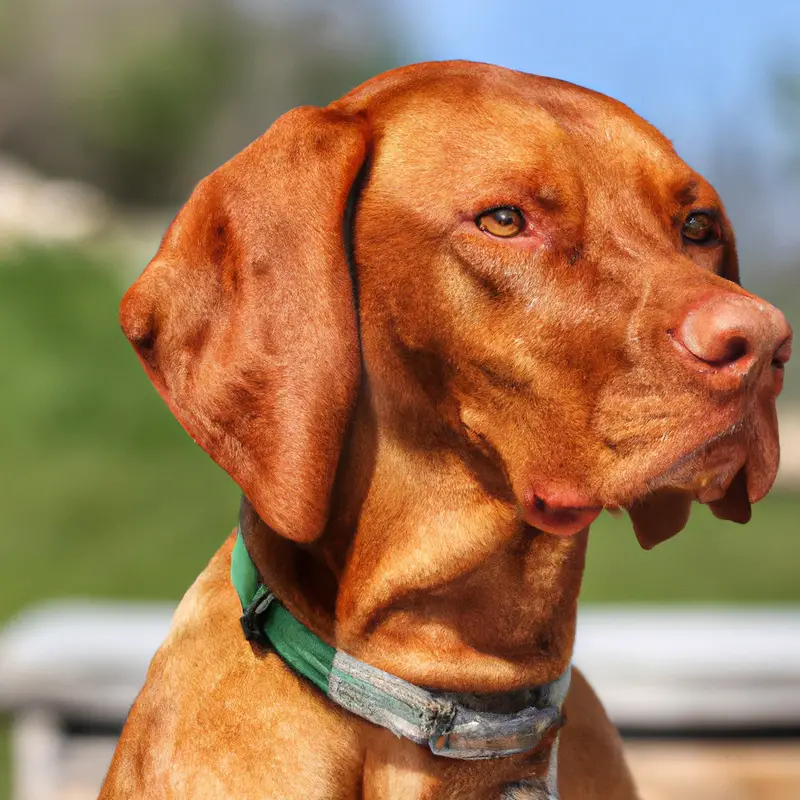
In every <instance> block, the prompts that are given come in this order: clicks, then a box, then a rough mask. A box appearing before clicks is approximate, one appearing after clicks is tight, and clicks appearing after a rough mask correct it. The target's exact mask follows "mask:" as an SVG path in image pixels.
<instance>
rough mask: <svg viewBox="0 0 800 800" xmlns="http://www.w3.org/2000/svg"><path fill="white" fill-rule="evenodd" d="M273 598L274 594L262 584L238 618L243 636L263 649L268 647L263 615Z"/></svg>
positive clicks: (273, 600)
mask: <svg viewBox="0 0 800 800" xmlns="http://www.w3.org/2000/svg"><path fill="white" fill-rule="evenodd" d="M275 600H276V597H275V595H274V594H273V593H272V592H270V591H269V590H268V589H267V587H266V586H263V585H262V586H261V587H259V590H258V592H256V596H255V597H254V598H253V602H252V603H250V605H249V606H248V607H247V608H246V609H245V610H244V614H242V617H241V619H240V620H239V621H240V622H241V624H242V630H243V631H244V638H245V639H247V641H248V642H254V643H255V644H257V645H259V646H260V647H263V648H265V649H266V648H268V647H269V639H268V638H267V637H266V634H265V633H264V617H265V616H266V613H267V611H268V610H269V607H270V606H271V605H272V603H273V602H275Z"/></svg>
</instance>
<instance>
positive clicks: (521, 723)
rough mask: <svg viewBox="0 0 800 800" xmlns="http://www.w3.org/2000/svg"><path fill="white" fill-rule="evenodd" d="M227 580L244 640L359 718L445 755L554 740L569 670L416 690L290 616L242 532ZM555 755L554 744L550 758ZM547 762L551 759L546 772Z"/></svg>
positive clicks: (517, 749)
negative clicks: (520, 680)
mask: <svg viewBox="0 0 800 800" xmlns="http://www.w3.org/2000/svg"><path fill="white" fill-rule="evenodd" d="M231 581H232V583H233V585H234V586H235V588H236V591H237V592H238V594H239V599H240V600H241V603H242V609H243V611H244V614H243V615H242V628H243V630H244V633H245V636H246V638H247V639H248V640H250V641H254V642H256V643H257V644H259V645H261V646H262V647H265V648H268V649H272V650H274V651H275V652H276V653H277V654H278V655H279V656H280V657H281V658H282V659H283V661H284V662H286V663H287V664H288V665H289V666H290V667H291V668H292V669H293V670H294V671H295V672H297V673H299V674H300V675H302V676H303V677H305V678H306V679H308V680H309V681H310V682H311V683H313V684H314V685H315V686H317V688H319V689H320V690H322V691H323V692H324V693H325V694H326V695H327V696H328V697H329V698H330V699H331V700H333V701H334V702H335V703H337V704H338V705H340V706H341V707H342V708H345V709H347V710H348V711H350V712H352V713H353V714H356V715H357V716H359V717H361V718H362V719H365V720H368V721H369V722H372V723H374V724H375V725H380V726H381V727H383V728H387V729H388V730H390V731H392V732H393V733H395V734H397V735H398V736H404V737H406V738H407V739H411V741H413V742H416V743H417V744H421V745H427V746H428V747H429V748H430V750H431V752H433V753H435V754H436V755H438V756H444V757H447V758H460V759H487V758H501V757H503V756H510V755H515V754H517V753H526V752H531V751H533V750H536V749H537V748H538V749H541V748H544V747H547V746H548V745H551V744H555V741H556V737H557V734H558V729H559V728H560V726H561V724H562V716H561V707H562V704H563V702H564V697H565V696H566V693H567V689H568V688H569V681H570V668H569V667H568V668H567V669H566V671H565V672H564V673H563V674H562V675H561V676H560V677H559V678H557V679H556V680H555V681H553V682H552V683H547V684H544V685H542V686H537V687H533V688H531V689H526V690H522V691H516V692H509V693H502V694H493V695H472V694H464V693H453V692H440V691H434V690H430V689H423V688H422V687H420V686H415V685H414V684H413V683H409V682H408V681H405V680H403V679H402V678H398V677H397V676H396V675H391V674H390V673H388V672H384V671H383V670H381V669H377V668H376V667H373V666H371V665H369V664H366V663H364V662H363V661H359V660H358V659H355V658H353V657H352V656H349V655H347V653H344V652H342V651H341V650H336V649H335V648H333V647H331V646H330V645H329V644H327V643H326V642H324V641H323V640H322V639H320V638H319V637H318V636H316V634H314V633H312V632H311V631H310V630H309V629H308V628H307V627H306V626H305V625H303V624H302V623H301V622H300V621H299V620H298V619H296V618H295V617H294V616H293V615H292V614H291V613H290V612H289V611H288V610H287V609H286V608H285V607H284V606H283V605H282V604H281V603H280V601H279V600H277V598H276V597H275V596H274V595H273V594H272V593H271V592H270V591H269V589H268V588H267V587H266V586H264V584H263V583H261V581H260V578H259V576H258V573H257V571H256V567H255V565H254V564H253V561H252V559H251V558H250V555H249V553H248V552H247V547H246V546H245V541H244V537H243V536H242V533H241V529H240V531H239V535H238V536H237V539H236V544H235V546H234V549H233V554H232V556H231ZM554 756H555V748H554V751H553V755H552V757H551V760H553V761H554ZM554 767H555V764H554V763H552V764H551V768H553V769H551V772H554ZM553 777H554V776H553ZM548 783H550V781H548ZM548 788H549V787H548ZM545 796H548V795H545ZM550 796H555V795H552V794H551V795H550Z"/></svg>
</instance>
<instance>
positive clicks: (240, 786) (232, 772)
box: [100, 535, 359, 800]
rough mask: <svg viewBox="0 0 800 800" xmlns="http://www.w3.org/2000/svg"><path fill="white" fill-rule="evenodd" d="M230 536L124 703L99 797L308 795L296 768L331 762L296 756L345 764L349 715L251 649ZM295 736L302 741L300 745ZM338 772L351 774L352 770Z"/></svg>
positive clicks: (351, 741)
mask: <svg viewBox="0 0 800 800" xmlns="http://www.w3.org/2000/svg"><path fill="white" fill-rule="evenodd" d="M234 542H235V536H233V535H232V536H231V537H229V538H228V539H227V540H226V542H225V544H224V545H223V546H222V547H221V548H220V549H219V550H218V551H217V553H216V554H215V555H214V556H213V558H212V559H211V561H210V562H209V564H208V566H207V567H206V569H205V570H203V572H202V573H201V574H200V575H199V576H198V578H197V579H196V580H195V582H194V583H193V584H192V586H191V587H190V589H189V590H188V591H187V593H186V595H185V596H184V598H183V600H182V601H181V602H180V604H179V606H178V608H177V610H176V611H175V615H174V617H173V620H172V625H171V627H170V630H169V633H168V635H167V638H166V639H165V640H164V643H163V644H162V645H161V647H160V648H159V650H158V652H157V653H156V654H155V656H154V657H153V660H152V662H151V664H150V668H149V670H148V673H147V679H146V681H145V685H144V687H143V688H142V690H141V692H140V693H139V696H138V697H137V699H136V702H135V703H134V705H133V707H132V708H131V712H130V714H129V716H128V721H127V722H126V724H125V728H124V730H123V732H122V736H121V738H120V743H119V746H118V747H117V750H116V753H115V756H114V761H113V762H112V765H111V768H110V770H109V774H108V777H107V779H106V784H105V786H104V789H103V793H102V794H101V795H100V799H101V800H111V798H115V799H117V798H119V799H120V800H121V798H134V797H137V798H138V797H152V798H157V797H172V796H175V792H176V791H177V792H178V795H177V796H180V797H198V798H199V797H220V798H222V797H236V798H237V800H241V799H243V798H249V797H250V796H251V793H252V791H253V790H254V788H255V787H260V791H262V792H263V791H264V787H265V786H269V785H275V786H276V787H277V786H296V787H297V789H298V791H299V792H301V793H300V794H298V795H297V797H310V796H313V792H310V793H309V794H305V795H304V794H302V792H303V791H305V790H304V789H303V787H302V785H301V784H302V781H299V783H298V778H297V775H298V774H300V773H302V774H305V775H315V774H327V773H328V772H329V771H330V770H329V766H330V765H329V764H326V765H325V766H326V767H327V769H326V768H323V764H318V765H317V766H318V767H319V769H312V770H310V771H307V772H303V771H302V770H301V769H300V763H299V760H300V759H301V758H302V760H303V763H304V764H305V765H306V766H307V762H308V761H309V760H311V761H316V760H320V761H324V762H328V761H334V762H336V761H339V762H340V765H341V766H342V767H343V768H344V769H345V771H346V772H349V771H350V769H349V767H348V765H347V759H344V758H341V755H343V754H344V753H347V752H351V753H352V752H358V750H359V747H358V745H357V741H356V740H357V738H358V733H357V726H356V725H355V724H354V722H353V721H352V720H351V719H349V718H343V717H342V716H341V714H340V712H339V710H338V709H336V708H335V707H331V706H330V705H328V704H325V703H324V701H323V698H322V696H321V695H320V694H319V693H318V692H315V691H312V690H311V689H310V688H309V687H308V686H307V685H306V684H305V683H303V682H302V679H300V678H298V677H297V676H295V675H294V674H293V673H292V672H291V671H290V670H289V669H288V668H287V667H286V666H285V665H284V664H283V663H282V662H281V661H280V659H279V658H278V657H277V656H276V655H275V654H274V653H257V652H254V650H253V649H252V647H251V645H250V644H249V643H248V642H247V641H246V640H245V638H244V636H243V634H242V629H241V625H240V623H239V618H240V616H241V606H240V604H239V598H238V596H237V594H236V590H235V589H234V588H233V585H232V584H231V582H230V575H229V573H230V558H231V552H232V550H233V545H234ZM256 732H257V733H256ZM299 741H302V742H305V743H306V744H305V746H304V747H303V752H302V754H301V753H299V752H298V751H297V748H296V747H295V743H296V742H299ZM309 742H318V745H316V746H310V745H309V744H308V743H309ZM278 754H280V758H278ZM292 754H294V755H292ZM295 759H297V762H298V763H296V762H295ZM338 779H341V780H343V781H345V782H346V783H349V782H350V780H351V776H349V775H347V776H345V775H339V776H338V777H337V780H338ZM259 796H260V797H263V796H272V795H270V794H269V792H267V794H266V795H263V794H261V795H259ZM274 796H277V795H274ZM286 796H287V797H288V796H289V795H286ZM294 796H295V795H294V794H291V797H294ZM331 796H333V795H331Z"/></svg>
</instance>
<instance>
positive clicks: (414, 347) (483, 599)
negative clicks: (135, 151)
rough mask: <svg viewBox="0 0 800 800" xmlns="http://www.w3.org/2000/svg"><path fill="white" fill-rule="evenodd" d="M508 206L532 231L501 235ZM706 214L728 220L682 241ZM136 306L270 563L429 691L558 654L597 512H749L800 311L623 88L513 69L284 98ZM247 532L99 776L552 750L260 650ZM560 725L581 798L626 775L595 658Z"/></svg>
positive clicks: (356, 642) (668, 522) (420, 793)
mask: <svg viewBox="0 0 800 800" xmlns="http://www.w3.org/2000/svg"><path fill="white" fill-rule="evenodd" d="M348 198H350V199H351V201H352V213H348ZM498 206H513V207H516V208H519V209H521V210H522V212H524V216H525V220H526V227H525V230H524V232H523V233H521V234H520V235H519V236H516V237H513V238H508V239H506V238H497V237H493V236H491V235H489V234H487V233H486V232H485V231H484V230H481V229H479V228H478V227H477V226H476V224H475V219H476V218H477V217H478V216H479V215H480V214H481V213H482V212H484V211H486V210H487V209H492V208H496V207H498ZM693 209H694V210H697V209H704V210H710V211H711V213H712V214H713V215H714V218H715V219H717V220H718V223H717V224H718V226H719V237H718V240H715V241H712V242H710V243H707V244H704V245H703V246H699V245H695V244H693V243H692V242H691V241H688V240H687V239H686V238H685V237H682V230H683V229H682V227H681V226H682V225H683V224H684V220H685V219H686V217H687V214H689V213H691V212H692V210H693ZM343 222H344V229H345V230H344V235H343ZM350 248H351V249H352V259H351V262H352V273H353V274H352V275H351V270H350V269H349V268H348V258H347V255H348V249H350ZM731 298H737V299H735V300H732V299H731ZM714 304H716V305H714ZM712 306H713V309H712ZM734 307H735V309H736V313H737V314H738V315H739V316H738V317H737V319H738V320H739V322H736V325H738V327H735V329H734V327H731V326H732V325H733V324H734V323H731V324H728V323H726V324H725V325H722V324H721V323H719V324H718V322H719V320H720V319H726V318H727V317H726V314H727V315H728V316H731V315H732V314H733V312H732V311H731V309H734ZM692 315H694V316H692ZM121 320H122V325H123V329H124V331H125V333H126V335H127V336H128V337H129V338H130V339H131V341H132V342H133V343H134V346H135V347H136V349H137V352H138V354H139V356H140V358H141V360H142V362H143V364H144V366H145V368H146V370H147V372H148V374H149V375H150V377H151V379H152V380H153V383H154V384H155V386H156V388H157V389H158V391H159V392H160V393H161V395H162V396H163V397H164V399H165V400H166V402H167V403H168V404H169V406H170V408H171V409H172V410H173V412H174V413H175V415H176V416H177V417H178V419H179V420H180V421H181V423H182V424H183V425H184V427H185V428H186V429H187V431H188V432H189V433H190V434H191V435H192V437H193V438H194V439H195V440H196V441H197V442H198V443H199V444H200V445H201V446H202V447H203V448H204V449H206V450H207V451H208V452H209V453H210V454H211V456H212V457H213V458H214V459H215V460H216V461H217V462H218V463H219V464H220V465H221V466H223V467H224V468H225V469H226V470H227V471H228V472H229V473H230V474H231V475H232V476H233V477H234V479H235V480H236V481H237V482H238V483H239V485H240V486H241V487H242V489H243V491H244V492H245V494H246V495H247V496H248V498H249V499H250V501H251V502H252V504H253V506H254V508H255V510H256V511H257V513H258V517H260V519H258V520H256V522H255V524H254V526H253V528H252V530H251V531H249V533H248V541H247V544H248V548H249V550H250V552H251V555H252V557H253V559H254V561H255V563H256V565H257V566H258V568H259V571H260V572H261V574H262V576H263V578H264V580H265V582H266V583H268V584H269V585H270V587H271V588H272V589H273V590H274V591H275V593H276V594H277V596H278V597H280V598H281V600H282V602H283V603H284V604H285V605H286V606H287V607H288V608H289V609H290V610H291V611H292V612H293V613H294V614H295V615H296V616H297V617H299V618H300V619H301V620H303V621H304V622H305V623H306V624H307V625H308V626H309V627H310V628H312V629H313V630H314V631H315V632H317V633H318V634H319V635H320V636H322V637H323V638H325V639H326V640H327V641H329V642H330V643H331V644H335V645H336V646H337V647H338V648H340V649H342V650H345V651H346V652H348V653H350V654H352V655H353V656H355V657H357V658H359V659H362V660H365V661H367V662H369V663H371V664H373V665H375V666H378V667H380V668H382V669H385V670H388V671H390V672H392V673H394V674H396V675H399V676H401V677H403V678H405V679H407V680H410V681H412V682H415V683H418V684H421V685H425V686H430V687H433V688H438V689H444V690H452V691H470V692H498V691H506V690H512V689H518V688H521V687H525V686H531V685H535V684H538V683H542V682H546V681H549V680H553V679H554V678H555V677H556V676H557V675H559V674H560V673H561V672H562V671H563V670H564V669H565V667H566V666H567V664H568V663H569V661H570V658H571V652H572V644H573V636H574V628H575V615H576V608H577V597H578V592H579V589H580V581H581V574H582V570H583V563H584V557H585V551H586V543H587V539H588V527H587V525H588V522H589V521H591V519H593V518H594V516H596V514H597V513H599V509H600V508H603V507H605V508H609V507H611V508H619V507H624V508H627V509H628V510H629V511H630V513H631V516H632V518H633V520H634V525H635V528H636V532H637V535H638V537H639V539H640V541H641V542H642V544H643V545H644V546H647V547H650V546H652V545H653V544H655V543H657V542H658V541H661V540H663V539H664V538H667V537H668V536H670V535H673V534H674V533H676V532H677V531H678V530H680V529H681V528H682V527H683V525H684V524H685V522H686V519H687V517H688V509H689V505H690V504H691V502H692V500H693V499H699V500H701V501H703V502H708V503H710V504H711V505H712V508H713V510H714V511H715V513H717V514H718V515H720V516H723V517H727V518H732V519H737V520H740V521H743V520H744V519H746V518H747V516H748V515H749V503H750V502H751V501H755V500H758V499H760V497H761V496H763V494H765V493H766V491H767V490H768V489H769V486H770V485H771V483H772V480H773V478H774V474H775V469H776V467H777V429H776V425H775V414H774V399H775V395H776V394H777V391H778V390H779V383H780V371H781V369H782V364H783V363H784V362H785V360H786V359H787V357H788V347H789V344H788V341H789V330H788V326H786V323H785V320H783V318H782V316H781V315H780V314H779V312H777V310H775V309H773V308H771V307H769V306H767V305H766V304H765V303H763V301H759V300H757V299H756V298H753V296H752V295H749V294H748V293H747V292H745V291H744V290H743V289H742V288H741V287H740V286H739V285H738V267H737V263H736V253H735V246H734V242H733V234H732V231H731V230H730V225H729V224H728V222H727V219H726V217H725V214H724V210H723V209H722V206H721V204H720V201H719V199H718V198H717V196H716V193H715V192H714V190H713V188H712V187H711V186H710V185H709V184H708V183H707V182H705V181H704V180H703V179H702V177H701V176H699V175H698V174H697V173H695V172H694V171H692V170H691V169H690V168H689V167H688V166H686V165H685V164H684V163H683V162H682V161H681V160H680V159H679V158H678V156H677V155H675V153H674V151H673V149H672V147H671V145H670V144H669V142H668V141H667V140H666V139H664V137H663V136H662V135H661V134H659V133H658V132H657V131H656V130H655V129H654V128H652V127H651V126H650V125H648V124H647V123H645V122H644V121H642V120H641V119H640V118H638V117H637V116H636V115H635V114H633V112H631V111H630V110H629V109H627V108H626V107H625V106H623V105H621V104H619V103H617V102H615V101H613V100H610V99H608V98H606V97H603V96H601V95H598V94H595V93H592V92H589V91H587V90H584V89H580V88H578V87H575V86H571V85H569V84H565V83H561V82H558V81H553V80H548V79H543V78H535V77H532V76H528V75H523V74H521V73H513V72H509V71H507V70H502V69H499V68H496V67H490V66H487V65H478V64H468V63H464V62H452V63H442V64H422V65H415V66H412V67H406V68H403V69H400V70H396V71H395V72H392V73H388V74H387V75H383V76H380V77H378V78H375V79H374V80H372V81H369V82H368V83H366V84H365V85H364V86H362V87H359V88H358V89H356V90H354V91H353V92H351V93H350V94H349V95H347V96H345V97H344V98H342V99H341V100H339V101H337V102H336V103H333V104H332V105H331V106H329V107H328V108H327V109H312V108H304V109H296V110H295V111H293V112H290V113H289V114H287V115H286V116H284V117H283V118H281V119H280V120H279V121H278V122H277V123H275V125H274V126H273V127H272V128H271V129H270V130H269V131H268V132H267V133H266V134H265V135H264V136H263V137H262V138H261V139H259V140H258V141H256V142H255V143H253V144H252V145H251V146H250V147H249V148H247V149H246V150H244V151H243V152H242V153H241V154H239V155H238V156H236V157H235V158H234V159H233V160H232V161H230V162H228V163H227V164H225V165H223V166H222V167H221V168H220V169H219V170H217V171H216V172H215V173H213V174H212V175H211V176H209V178H207V179H206V180H205V181H203V182H202V183H201V184H200V186H199V187H198V189H197V190H196V191H195V193H194V194H193V195H192V197H191V199H190V200H189V201H188V203H187V204H186V206H185V207H184V209H183V210H182V211H181V213H180V214H179V215H178V217H177V218H176V220H175V222H173V224H172V226H171V227H170V229H169V231H168V232H167V235H166V236H165V239H164V242H163V243H162V246H161V249H160V250H159V253H158V254H157V255H156V257H155V259H154V260H153V262H152V263H151V264H150V266H149V267H148V269H147V270H146V271H145V273H144V274H143V275H142V277H141V278H140V279H139V281H137V283H136V284H135V285H134V286H133V287H132V288H131V290H130V291H129V292H128V294H127V295H126V297H125V299H124V301H123V304H122V310H121ZM714 320H717V322H714ZM740 323H741V324H740ZM715 326H716V327H715ZM742 342H744V344H742ZM717 350H720V353H719V354H718V353H717V352H716V351H717ZM584 523H586V524H584ZM544 531H549V532H544ZM559 534H564V535H559ZM567 534H569V535H567ZM230 548H231V541H230V540H229V541H228V543H227V544H226V545H225V546H224V547H223V548H222V550H220V552H219V553H218V554H217V555H216V556H215V557H214V559H213V560H212V562H211V564H210V565H209V567H208V569H207V570H206V571H205V572H204V573H203V574H202V575H201V576H200V578H198V580H197V582H196V583H195V585H194V587H193V588H192V589H191V590H190V591H189V593H188V594H187V595H186V597H185V598H184V600H183V602H182V604H181V606H180V608H179V610H178V612H177V614H176V618H175V621H174V623H173V627H172V631H171V633H170V636H169V638H168V639H167V641H166V642H165V644H164V646H163V647H162V648H161V650H160V651H159V653H158V654H157V656H156V657H155V659H154V661H153V665H152V667H151V670H150V673H149V675H148V679H147V683H146V685H145V688H144V689H143V691H142V694H141V695H140V697H139V699H138V700H137V702H136V705H135V706H134V708H133V710H132V712H131V715H130V718H129V721H128V723H127V725H126V728H125V730H124V732H123V736H122V739H121V742H120V746H119V748H118V750H117V754H116V756H115V759H114V762H113V764H112V767H111V771H110V773H109V776H108V779H107V782H106V785H105V787H104V790H103V793H102V795H101V797H102V798H104V800H110V799H111V798H132V797H154V798H156V797H163V798H184V797H185V798H217V797H220V798H237V800H246V799H247V798H251V797H252V798H259V799H261V798H265V797H270V798H342V800H344V798H348V799H349V798H361V797H363V798H369V800H375V799H376V798H402V799H403V800H405V798H409V800H412V799H413V798H437V799H438V798H476V800H478V798H481V800H490V799H492V798H499V797H500V796H501V795H502V793H503V791H504V787H507V786H509V785H512V784H514V783H516V782H518V781H523V780H525V779H526V778H531V777H534V776H541V775H543V774H544V772H545V771H546V768H547V761H548V756H549V753H548V752H544V753H542V752H539V753H534V754H527V755H522V756H515V757H510V758H505V759H500V760H494V761H480V762H472V763H469V762H459V761H450V760H447V759H442V758H439V757H435V756H433V755H432V754H431V753H429V752H428V751H427V750H425V749H424V748H421V747H419V746H417V745H414V744H412V743H411V742H409V741H406V740H400V739H397V738H396V737H394V736H393V735H392V734H390V733H389V732H387V731H385V730H382V729H378V728H376V727H374V726H372V725H370V724H369V723H366V722H363V721H361V720H359V719H357V718H355V717H353V716H351V715H348V714H346V713H344V712H342V711H340V710H338V709H337V708H336V707H335V706H334V705H332V704H331V703H330V702H328V701H327V700H325V699H324V698H323V697H322V695H321V694H319V693H318V692H316V690H314V689H313V688H311V687H310V686H309V685H308V684H306V683H304V682H303V680H302V679H299V678H297V677H295V676H294V675H293V674H291V673H290V671H289V670H288V668H287V667H285V666H284V665H283V664H282V663H281V662H280V661H279V659H278V658H277V657H276V656H275V655H274V654H264V653H261V652H260V651H256V650H254V649H252V648H251V647H250V645H249V644H248V643H247V642H245V640H244V638H243V637H242V635H241V631H240V628H239V625H238V615H239V609H238V605H237V598H236V594H235V592H234V590H233V588H232V587H231V585H230V582H229V580H228V575H227V569H228V561H229V556H230ZM567 716H568V723H567V725H566V727H565V729H564V732H563V734H562V737H561V744H560V769H559V781H560V786H561V791H562V797H563V798H564V800H615V798H619V800H632V798H635V797H636V792H635V789H634V788H633V786H632V783H631V780H630V777H629V775H628V772H627V769H626V767H625V764H624V759H623V756H622V751H621V746H620V742H619V739H618V736H617V735H616V733H615V731H614V730H613V727H612V726H611V725H610V723H609V722H608V720H607V718H606V716H605V714H604V712H603V709H602V707H601V705H600V703H599V702H598V701H597V699H596V697H595V696H594V695H593V693H592V691H591V689H590V688H589V687H588V685H587V684H586V683H585V681H584V680H583V678H582V677H581V676H580V674H579V673H578V674H576V677H575V680H574V684H573V687H572V689H571V691H570V694H569V697H568V700H567Z"/></svg>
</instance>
